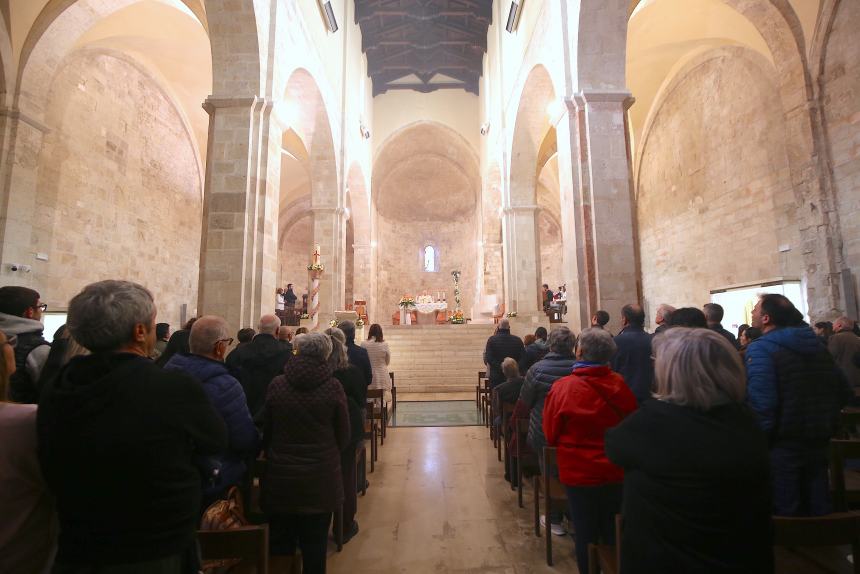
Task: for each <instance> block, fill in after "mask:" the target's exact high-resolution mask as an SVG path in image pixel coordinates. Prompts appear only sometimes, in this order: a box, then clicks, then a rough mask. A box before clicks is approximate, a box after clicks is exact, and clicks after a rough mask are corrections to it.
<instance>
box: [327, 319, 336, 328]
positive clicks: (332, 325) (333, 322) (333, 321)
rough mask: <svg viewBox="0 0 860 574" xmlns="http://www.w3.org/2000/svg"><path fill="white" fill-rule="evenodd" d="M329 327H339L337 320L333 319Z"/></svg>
mask: <svg viewBox="0 0 860 574" xmlns="http://www.w3.org/2000/svg"><path fill="white" fill-rule="evenodd" d="M328 326H329V327H337V319H332V320H331V321H329V322H328Z"/></svg>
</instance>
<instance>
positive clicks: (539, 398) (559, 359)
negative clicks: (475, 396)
mask: <svg viewBox="0 0 860 574" xmlns="http://www.w3.org/2000/svg"><path fill="white" fill-rule="evenodd" d="M575 362H576V358H575V357H574V356H573V355H560V354H558V353H555V352H552V351H550V352H549V353H547V354H546V356H545V357H544V358H543V359H541V360H540V361H538V362H537V363H535V364H534V365H532V367H531V368H530V369H529V372H528V373H526V382H525V383H523V388H522V391H520V400H521V401H523V403H525V405H526V406H527V407H528V408H530V409H531V410H532V412H531V418H529V436H528V441H529V446H530V447H532V448H533V449H534V450H535V451H539V450H540V449H542V448H543V447H544V446H546V437H545V436H544V434H543V404H544V401H545V400H546V396H547V395H548V394H549V390H550V388H551V387H552V384H553V383H554V382H555V381H556V380H557V379H560V378H561V377H566V376H568V375H569V374H570V373H571V371H572V370H573V364H574V363H575Z"/></svg>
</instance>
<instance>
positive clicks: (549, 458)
mask: <svg viewBox="0 0 860 574" xmlns="http://www.w3.org/2000/svg"><path fill="white" fill-rule="evenodd" d="M557 454H558V450H557V449H556V448H554V447H549V446H545V447H543V465H544V466H543V468H542V469H541V475H540V476H535V477H534V485H535V493H534V496H535V500H534V503H535V504H534V507H535V536H540V514H541V513H540V499H541V495H543V498H544V500H545V501H546V503H545V505H544V506H545V507H546V508H545V509H544V510H545V512H544V514H545V515H546V533H545V538H546V563H547V566H552V532H551V531H550V527H551V524H550V522H549V515H550V513H551V512H552V506H553V502H557V503H562V502H563V503H564V504H565V506H566V505H567V490H566V489H565V487H564V485H563V484H562V483H561V481H560V480H559V479H557V478H555V477H554V476H552V475H553V472H552V469H553V468H556V467H558V459H557Z"/></svg>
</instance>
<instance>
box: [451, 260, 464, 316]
mask: <svg viewBox="0 0 860 574" xmlns="http://www.w3.org/2000/svg"><path fill="white" fill-rule="evenodd" d="M460 275H462V274H461V273H460V271H459V270H454V271H451V277H453V278H454V303H455V304H456V307H455V309H456V310H457V311H459V310H460ZM461 314H462V313H461Z"/></svg>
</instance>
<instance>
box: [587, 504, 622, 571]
mask: <svg viewBox="0 0 860 574" xmlns="http://www.w3.org/2000/svg"><path fill="white" fill-rule="evenodd" d="M620 571H621V515H620V514H616V515H615V546H609V545H608V544H589V545H588V574H598V572H602V573H603V574H618V573H619V572H620Z"/></svg>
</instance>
